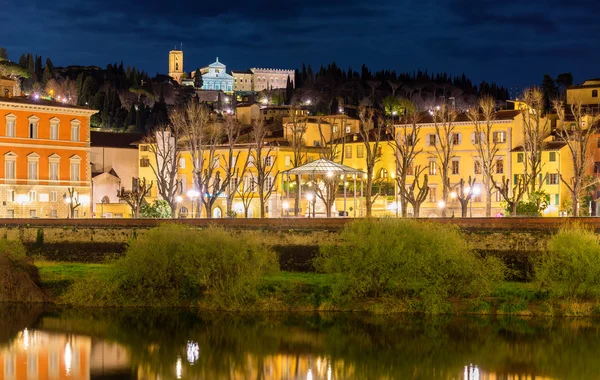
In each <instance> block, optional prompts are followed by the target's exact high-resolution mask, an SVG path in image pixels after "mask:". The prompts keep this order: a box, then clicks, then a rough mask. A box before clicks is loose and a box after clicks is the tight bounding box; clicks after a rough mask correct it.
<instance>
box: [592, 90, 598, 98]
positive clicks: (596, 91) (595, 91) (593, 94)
mask: <svg viewBox="0 0 600 380" xmlns="http://www.w3.org/2000/svg"><path fill="white" fill-rule="evenodd" d="M597 97H598V90H592V98H597Z"/></svg>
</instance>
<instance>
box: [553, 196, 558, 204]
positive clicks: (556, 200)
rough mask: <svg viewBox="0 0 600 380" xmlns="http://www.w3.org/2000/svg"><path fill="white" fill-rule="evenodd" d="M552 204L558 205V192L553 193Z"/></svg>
mask: <svg viewBox="0 0 600 380" xmlns="http://www.w3.org/2000/svg"><path fill="white" fill-rule="evenodd" d="M554 204H555V205H556V206H558V194H554Z"/></svg>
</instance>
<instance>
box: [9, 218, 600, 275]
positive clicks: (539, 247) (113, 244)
mask: <svg viewBox="0 0 600 380" xmlns="http://www.w3.org/2000/svg"><path fill="white" fill-rule="evenodd" d="M352 220H353V219H351V218H350V219H347V218H332V219H320V218H317V219H308V218H298V219H296V218H285V219H262V220H261V219H213V220H210V219H183V220H174V221H170V220H168V221H165V220H149V219H137V220H136V219H21V220H19V219H0V237H5V238H8V239H20V240H21V241H23V242H24V243H25V244H26V245H27V247H28V250H29V252H31V253H32V254H34V255H35V254H38V255H40V256H42V257H45V258H47V259H50V260H64V261H81V262H101V261H103V260H104V259H105V258H106V256H110V255H112V254H117V255H118V254H120V253H122V252H123V251H124V250H125V248H126V245H127V242H128V241H129V240H130V239H132V238H143V235H144V234H145V232H146V231H148V230H149V229H150V228H152V227H155V226H158V225H159V224H161V223H173V222H175V223H182V224H185V225H189V226H193V227H197V228H205V227H207V226H209V225H218V226H222V227H224V228H229V229H238V230H245V229H250V230H261V231H263V232H265V233H274V234H275V233H277V234H282V233H283V234H307V239H306V252H303V254H299V252H302V251H303V250H302V247H301V246H298V245H294V246H293V247H290V248H291V250H289V251H290V252H288V250H286V249H285V247H278V248H277V250H278V252H279V253H280V254H281V255H284V256H285V263H288V264H290V267H289V268H287V267H286V268H285V269H293V268H298V269H301V270H306V268H309V267H310V265H307V264H306V262H307V260H308V261H309V260H310V258H311V257H312V256H314V254H315V253H316V252H317V251H318V248H317V247H316V244H317V243H318V242H314V241H312V239H310V238H309V235H310V233H311V232H323V231H328V232H332V233H334V232H336V231H339V230H340V229H341V228H343V226H344V225H345V224H346V223H348V222H351V221H352ZM428 220H429V221H432V222H435V223H452V224H455V225H457V226H458V227H459V228H460V229H461V230H462V231H463V232H464V234H465V237H466V239H467V241H468V242H469V244H470V245H471V247H472V249H474V250H475V251H477V252H480V253H482V254H493V255H496V256H499V257H501V258H502V259H503V260H504V261H505V262H507V263H508V264H509V266H511V267H512V268H515V269H518V270H519V271H520V272H521V275H520V276H517V277H516V278H519V279H521V278H522V279H526V278H528V277H529V276H530V272H531V267H532V259H533V258H534V257H535V256H536V255H538V254H540V253H542V252H543V251H544V250H545V248H546V245H547V242H548V239H549V237H550V236H551V235H552V234H553V233H554V232H555V231H557V230H558V229H559V228H560V226H561V225H563V224H564V223H573V222H579V223H584V224H588V225H590V226H592V227H593V228H594V229H595V230H596V231H598V232H600V218H578V219H566V218H465V219H460V218H452V219H450V218H447V219H428ZM42 235H43V238H42V237H41V236H42ZM295 257H297V258H298V262H297V263H294V258H295ZM296 264H297V265H296Z"/></svg>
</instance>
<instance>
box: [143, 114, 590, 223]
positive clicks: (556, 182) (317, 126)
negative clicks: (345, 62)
mask: <svg viewBox="0 0 600 380" xmlns="http://www.w3.org/2000/svg"><path fill="white" fill-rule="evenodd" d="M253 106H254V108H251V107H243V108H245V109H247V110H248V113H247V115H246V114H244V115H246V116H247V118H248V119H252V117H251V110H252V109H255V110H256V111H258V115H259V116H258V117H262V118H266V116H268V115H269V114H268V110H269V107H265V108H260V106H258V105H253ZM279 109H282V110H284V109H285V110H286V112H289V110H290V108H289V107H285V108H277V110H279ZM244 112H245V111H244ZM524 115H526V114H525V113H524V112H523V111H521V110H502V111H497V112H496V113H495V118H494V120H493V123H492V126H491V131H492V134H493V136H492V140H493V141H494V142H495V144H496V147H497V153H496V154H495V159H494V163H493V168H494V173H493V177H494V179H495V180H496V181H497V183H500V181H501V180H502V178H503V177H504V178H507V179H509V180H510V185H511V188H512V186H513V185H514V183H515V180H516V176H518V175H522V174H523V172H524V159H523V154H524V152H523V140H524V138H523V127H524V123H525V119H524ZM239 117H240V114H238V119H239ZM278 117H281V116H278ZM295 119H296V126H298V125H301V126H303V128H304V129H305V133H304V136H303V139H304V146H305V148H304V149H305V151H306V152H307V153H306V154H307V161H312V160H314V159H317V158H320V157H323V156H324V155H326V152H327V151H328V148H327V147H325V146H324V145H327V144H324V142H331V143H332V144H335V150H337V152H338V153H337V157H336V161H337V162H339V163H342V164H344V165H347V166H350V167H352V168H355V169H359V170H361V171H363V172H366V169H367V167H366V157H367V152H366V148H365V145H364V142H363V140H362V137H361V135H360V133H359V127H360V120H358V119H356V118H352V117H349V116H347V115H327V116H307V115H306V114H305V113H304V111H302V112H301V113H300V114H298V115H296V118H295ZM542 123H543V124H544V125H547V126H548V128H547V131H548V132H550V130H551V126H554V127H555V124H556V123H552V121H551V120H550V119H548V120H546V119H543V120H542ZM546 123H547V124H546ZM395 126H396V130H400V126H401V124H398V123H397V124H395ZM453 126H454V133H453V137H452V138H453V144H454V149H453V153H452V157H451V158H450V160H449V172H450V173H449V180H450V188H451V189H450V196H449V197H448V199H447V200H446V202H442V201H443V195H442V191H443V184H442V176H441V167H440V165H441V163H440V161H439V158H438V157H437V155H436V145H437V144H439V136H437V135H436V129H435V123H434V120H433V117H432V115H431V114H429V113H427V114H424V115H423V117H422V118H421V121H420V123H419V127H420V133H419V139H418V141H417V146H416V151H419V152H420V153H419V154H418V155H417V157H416V159H415V162H414V167H413V174H411V175H409V177H408V184H411V183H412V182H413V181H414V170H415V168H416V167H420V168H423V169H424V170H425V171H424V172H423V173H424V174H427V175H428V179H429V183H428V186H429V188H430V192H429V195H428V197H427V199H426V200H425V202H424V203H423V204H422V205H421V209H420V214H419V216H421V217H439V216H441V215H442V210H443V209H445V211H446V216H452V215H455V216H460V215H461V205H460V203H459V201H458V199H456V197H455V196H452V193H457V191H458V185H459V183H460V180H461V179H462V180H464V181H465V182H467V181H468V179H469V177H471V178H475V180H476V183H475V186H474V192H475V195H474V196H473V197H472V199H471V201H470V203H469V205H468V212H467V215H469V216H471V215H472V216H474V217H476V216H477V217H479V216H485V206H486V196H487V191H486V189H485V187H484V186H485V183H484V174H483V170H482V167H481V162H480V158H479V153H478V151H477V146H476V141H477V139H478V138H482V137H478V136H477V133H476V128H475V125H474V123H473V121H471V120H470V119H469V118H468V116H467V115H466V114H459V115H458V116H457V117H456V119H455V120H454V121H453ZM293 127H294V122H293V121H292V118H291V117H289V116H283V117H282V127H281V128H275V129H273V130H272V131H271V132H270V134H269V136H268V138H267V141H268V144H269V147H270V149H272V150H271V152H270V156H272V158H268V160H269V161H268V162H272V163H273V165H274V166H275V167H274V169H273V171H272V175H271V178H269V179H268V181H269V182H272V183H274V184H275V187H274V191H273V193H272V196H271V198H270V199H269V200H268V202H267V214H268V216H269V217H281V216H282V215H284V214H286V213H285V211H284V210H286V209H287V210H293V209H294V208H295V207H296V206H295V204H294V194H295V192H296V191H297V189H294V188H293V185H295V183H292V184H290V187H289V188H290V190H291V196H290V198H289V199H288V198H287V191H288V186H287V183H283V182H282V181H283V180H287V177H286V178H283V179H282V176H281V175H276V173H280V172H283V171H286V170H289V169H291V168H292V167H293V165H292V163H293V149H292V146H291V141H292V139H293V138H292V137H293V133H292V131H293ZM599 137H600V135H599V136H596V137H594V139H593V144H594V145H593V149H592V152H593V153H594V157H593V159H594V162H597V165H595V166H593V167H590V170H589V174H593V175H598V174H597V173H600V169H598V168H600V155H599V154H598V149H597V147H596V145H595V144H597V143H598V141H599ZM393 139H394V132H393V131H392V130H388V131H387V132H383V133H382V140H381V142H380V144H379V149H378V150H377V152H376V154H377V157H378V161H377V163H376V165H375V169H374V173H373V177H374V180H375V181H374V184H375V185H374V194H378V195H377V198H376V201H375V203H374V205H373V215H374V216H384V215H390V216H391V215H395V214H396V213H397V212H398V211H397V208H398V207H397V205H399V198H398V195H397V194H398V191H397V190H398V189H397V184H396V180H395V176H396V159H395V148H394V144H393ZM240 141H243V142H248V139H247V136H246V137H244V136H242V138H241V139H240ZM372 144H373V143H372ZM598 146H600V145H598ZM225 152H226V147H222V148H219V152H218V154H217V155H218V156H219V165H220V166H222V167H223V166H225V162H224V160H223V158H222V157H223V156H224V153H225ZM238 152H239V154H240V156H239V158H238V161H237V166H238V167H241V165H243V163H244V162H246V157H247V155H248V146H247V145H240V146H239V147H236V154H237V153H238ZM139 154H140V157H139V158H140V159H139V161H140V163H141V164H142V165H141V167H140V171H139V175H140V177H146V178H148V179H149V180H150V179H152V178H153V172H152V170H151V168H150V166H151V164H152V160H153V157H152V156H153V155H152V153H151V152H150V151H149V150H148V147H147V146H146V147H144V146H141V147H140V151H139ZM596 156H598V157H596ZM179 160H180V164H179V171H178V175H179V178H180V179H181V180H182V183H183V189H182V191H181V194H182V205H181V206H182V207H183V209H182V208H180V212H181V211H182V210H183V211H182V215H186V216H189V215H190V214H191V212H190V211H189V210H191V209H192V208H191V201H190V200H189V199H188V198H187V197H186V196H185V195H186V192H187V191H188V190H190V189H192V188H193V176H192V161H191V156H190V154H189V153H187V152H183V153H182V154H181V158H180V159H179ZM253 170H255V169H254V168H251V169H250V173H254V172H253ZM542 172H543V176H542V184H541V189H542V190H544V191H545V192H546V194H548V195H549V196H550V201H549V205H548V208H547V209H546V210H545V211H544V215H547V216H559V215H563V214H564V213H562V212H561V211H565V210H563V208H564V207H562V204H563V203H564V202H566V201H567V200H570V197H571V195H570V192H569V191H568V189H567V187H566V185H564V184H563V183H561V181H560V177H559V174H558V173H562V174H563V177H564V178H571V177H572V173H573V168H572V162H571V158H570V155H569V153H568V148H567V147H566V144H565V143H564V142H561V141H558V139H557V138H556V137H554V135H553V134H549V135H548V136H547V137H546V139H545V144H544V151H543V153H542ZM252 175H254V176H255V173H254V174H252ZM252 175H250V174H247V175H246V176H245V177H244V178H236V179H234V183H237V184H239V186H250V184H249V183H250V177H251V176H252ZM223 177H224V176H223V175H222V176H221V178H223ZM362 180H363V181H364V178H362ZM421 180H422V178H421ZM291 181H292V182H293V181H294V178H291ZM309 182H311V181H310V179H308V178H305V179H304V181H303V190H302V194H306V191H310V189H309V188H307V187H306V186H308V183H309ZM345 182H346V183H345V186H347V187H346V190H347V193H348V196H349V197H352V195H353V191H354V189H353V188H352V187H353V186H352V181H351V180H347V181H345ZM360 182H362V181H359V183H357V189H356V190H357V191H358V192H359V200H358V207H359V209H358V213H357V215H364V214H365V204H364V198H361V197H360V196H361V194H360V187H361V183H360ZM340 189H343V186H342V185H340ZM341 191H342V190H340V194H341ZM157 194H158V193H157V189H156V188H154V189H153V190H152V198H151V199H153V198H156V197H157V196H158V195H157ZM523 200H527V198H526V197H525V198H524V199H523ZM306 202H307V200H306V199H302V200H301V203H300V205H299V208H300V209H301V210H302V212H301V214H302V215H304V214H305V211H306ZM233 204H234V207H233V208H234V210H235V211H236V212H237V214H238V217H239V216H241V215H243V210H242V203H241V199H240V197H239V194H236V195H235V197H234V201H233ZM347 206H348V207H350V205H347ZM351 206H353V204H352V205H351ZM408 207H409V208H408V210H407V212H408V215H412V213H413V210H412V208H411V207H410V205H409V206H408ZM225 210H226V196H225V194H222V195H221V196H220V197H219V199H218V200H217V202H216V203H215V207H214V209H213V210H212V216H213V217H224V216H225V214H226V211H225ZM336 210H337V211H342V210H344V205H343V200H342V197H341V196H339V195H338V197H337V199H336ZM346 211H352V210H350V209H346ZM505 213H506V211H505V209H504V199H503V198H502V196H501V194H500V193H499V192H498V191H496V190H493V191H492V195H491V216H497V215H501V214H505ZM258 214H259V209H258V195H255V197H254V199H253V201H252V206H251V210H250V212H249V216H250V217H252V216H254V217H257V216H258ZM349 214H350V215H352V213H349ZM334 215H335V214H334ZM319 216H321V215H319Z"/></svg>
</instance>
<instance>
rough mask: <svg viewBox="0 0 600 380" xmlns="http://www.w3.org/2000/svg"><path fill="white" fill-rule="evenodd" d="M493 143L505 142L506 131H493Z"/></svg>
mask: <svg viewBox="0 0 600 380" xmlns="http://www.w3.org/2000/svg"><path fill="white" fill-rule="evenodd" d="M492 136H493V139H494V142H495V143H505V142H506V132H494V134H493V135H492Z"/></svg>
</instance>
